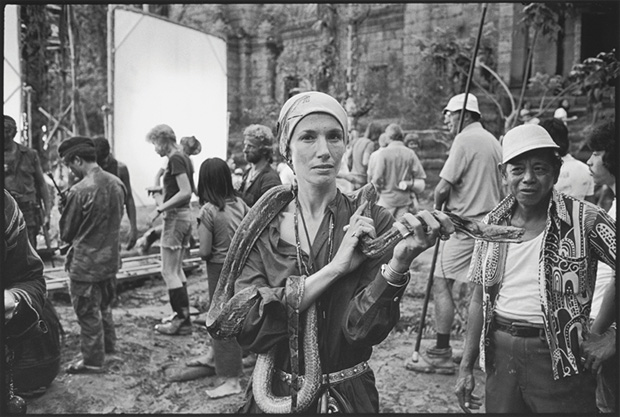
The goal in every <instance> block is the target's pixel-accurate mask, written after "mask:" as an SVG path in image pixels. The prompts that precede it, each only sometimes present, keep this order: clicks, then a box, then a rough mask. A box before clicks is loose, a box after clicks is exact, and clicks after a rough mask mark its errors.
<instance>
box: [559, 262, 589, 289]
mask: <svg viewBox="0 0 620 417" xmlns="http://www.w3.org/2000/svg"><path fill="white" fill-rule="evenodd" d="M587 268H588V259H587V257H586V256H582V257H579V258H571V257H565V258H561V259H559V262H557V263H556V264H555V265H553V266H552V271H553V274H552V276H553V279H552V282H551V290H552V291H553V292H555V293H562V294H575V295H577V294H580V293H581V292H583V291H584V290H585V288H586V273H587Z"/></svg>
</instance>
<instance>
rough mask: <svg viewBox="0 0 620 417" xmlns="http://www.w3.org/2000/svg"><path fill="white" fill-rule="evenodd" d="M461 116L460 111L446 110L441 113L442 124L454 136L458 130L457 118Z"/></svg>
mask: <svg viewBox="0 0 620 417" xmlns="http://www.w3.org/2000/svg"><path fill="white" fill-rule="evenodd" d="M460 114H461V111H460V110H457V111H450V110H446V111H445V112H444V113H443V123H444V124H445V125H446V126H447V127H448V130H449V131H450V133H452V134H453V135H456V134H457V133H458V132H457V130H458V128H459V116H460Z"/></svg>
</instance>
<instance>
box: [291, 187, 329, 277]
mask: <svg viewBox="0 0 620 417" xmlns="http://www.w3.org/2000/svg"><path fill="white" fill-rule="evenodd" d="M298 217H301V222H302V224H303V226H304V232H305V234H306V240H307V241H308V248H309V249H308V252H309V253H308V257H309V261H310V265H306V263H305V262H304V261H303V258H302V257H301V240H300V239H299V220H298ZM294 222H295V250H296V253H297V268H298V269H299V273H300V274H301V275H304V274H305V275H306V276H310V275H311V273H313V272H316V271H315V270H314V266H315V263H316V258H315V257H314V253H313V250H312V242H311V241H310V234H309V233H308V228H307V226H306V219H305V218H304V213H303V211H302V210H301V206H300V205H299V199H297V198H296V199H295V215H294ZM327 245H328V246H327V248H328V250H327V252H328V254H327V262H329V261H331V260H332V254H333V250H334V214H333V213H331V212H330V214H329V234H328V238H327Z"/></svg>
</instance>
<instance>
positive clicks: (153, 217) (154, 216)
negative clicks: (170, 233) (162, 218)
mask: <svg viewBox="0 0 620 417" xmlns="http://www.w3.org/2000/svg"><path fill="white" fill-rule="evenodd" d="M160 214H161V211H159V207H155V210H153V211H151V213H149V219H148V220H147V222H146V225H147V226H148V227H151V226H152V225H153V222H154V221H155V220H156V219H157V218H158V217H159V215H160Z"/></svg>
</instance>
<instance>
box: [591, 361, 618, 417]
mask: <svg viewBox="0 0 620 417" xmlns="http://www.w3.org/2000/svg"><path fill="white" fill-rule="evenodd" d="M617 400H618V353H616V354H615V355H614V356H612V357H611V358H609V359H607V360H606V361H605V362H603V364H602V365H601V369H600V370H599V372H598V373H597V374H596V406H597V407H598V409H599V411H600V412H602V413H615V412H616V407H617V406H616V404H617Z"/></svg>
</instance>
